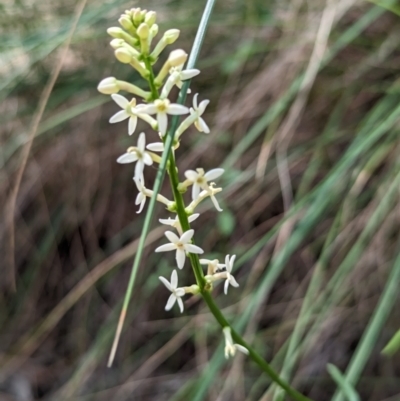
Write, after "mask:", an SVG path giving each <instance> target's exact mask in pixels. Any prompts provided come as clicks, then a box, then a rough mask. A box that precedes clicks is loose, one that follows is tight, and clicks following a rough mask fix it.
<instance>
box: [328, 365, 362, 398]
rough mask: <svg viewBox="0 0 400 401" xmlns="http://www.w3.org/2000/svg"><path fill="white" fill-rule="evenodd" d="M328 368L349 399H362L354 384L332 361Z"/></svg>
mask: <svg viewBox="0 0 400 401" xmlns="http://www.w3.org/2000/svg"><path fill="white" fill-rule="evenodd" d="M326 369H327V370H328V372H329V374H330V375H331V377H332V379H333V380H335V382H336V384H337V385H338V387H339V388H340V389H341V390H342V391H343V393H344V395H345V396H346V398H347V401H360V396H359V395H358V394H357V392H356V390H354V388H353V386H352V385H351V384H350V383H349V382H348V381H347V380H346V378H345V377H344V376H343V374H342V372H341V371H340V370H339V369H338V368H337V367H336V366H335V365H332V364H331V363H328V365H327V367H326Z"/></svg>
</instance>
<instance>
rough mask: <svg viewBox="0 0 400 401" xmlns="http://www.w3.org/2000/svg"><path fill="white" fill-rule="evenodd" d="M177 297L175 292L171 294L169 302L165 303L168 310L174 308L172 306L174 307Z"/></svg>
mask: <svg viewBox="0 0 400 401" xmlns="http://www.w3.org/2000/svg"><path fill="white" fill-rule="evenodd" d="M176 299H177V298H176V296H175V294H171V295H170V296H169V298H168V301H167V304H166V305H165V310H166V311H169V310H171V309H172V307H173V306H174V304H175V301H176Z"/></svg>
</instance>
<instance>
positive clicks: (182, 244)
mask: <svg viewBox="0 0 400 401" xmlns="http://www.w3.org/2000/svg"><path fill="white" fill-rule="evenodd" d="M156 21H157V15H156V13H155V12H154V11H147V10H141V9H140V8H133V9H131V10H126V11H125V13H124V14H122V15H121V17H120V18H119V20H118V22H119V24H120V26H119V27H111V28H109V29H108V30H107V32H108V34H109V35H110V36H111V37H112V38H113V39H112V40H111V42H110V45H111V47H112V49H113V50H114V55H115V57H116V59H117V60H118V61H119V62H121V63H123V64H127V65H130V66H131V67H132V68H133V69H135V70H136V71H137V72H138V73H139V74H140V76H141V77H142V78H143V79H144V80H145V81H147V86H148V90H145V89H142V88H140V87H138V86H136V85H134V84H131V83H129V82H125V81H121V80H118V79H117V78H115V77H108V78H105V79H103V80H102V81H101V82H100V84H99V86H98V90H99V91H100V92H101V93H103V94H106V95H111V98H112V99H113V101H114V102H115V103H116V104H117V106H118V107H119V108H120V109H121V110H119V111H118V112H117V113H115V114H114V115H113V116H112V117H111V118H110V123H117V122H121V121H124V120H128V134H129V135H132V134H134V132H135V131H136V128H137V124H138V121H139V120H141V121H144V122H145V123H146V124H148V126H149V127H150V128H151V129H152V130H154V131H156V132H158V136H159V138H160V139H159V141H158V142H153V143H150V144H146V134H145V133H144V132H142V133H140V134H139V136H138V139H137V143H136V146H131V147H129V148H128V149H127V151H126V152H125V153H124V154H122V155H121V156H120V157H119V158H118V159H117V162H118V163H121V164H128V163H135V168H134V175H133V179H134V182H135V184H136V187H137V189H138V195H137V197H136V201H135V203H136V205H138V206H139V210H138V211H137V213H140V212H141V211H142V210H143V208H144V206H145V203H146V199H147V198H151V197H153V196H154V193H153V191H152V190H150V189H148V188H146V186H145V177H144V170H145V168H146V166H151V165H152V164H154V163H160V162H161V157H160V156H159V155H158V154H157V153H158V152H163V151H164V142H165V138H166V137H165V134H166V132H167V130H168V120H169V116H171V115H179V116H181V115H182V116H184V115H186V117H185V118H184V119H183V121H182V122H181V124H180V125H179V127H178V129H177V130H176V132H175V133H174V145H173V148H174V151H175V150H176V149H178V147H179V144H180V140H181V137H182V134H183V133H184V132H185V131H187V130H188V129H189V128H190V127H191V126H194V127H195V128H196V129H197V130H198V131H199V132H202V133H205V134H208V133H209V132H210V129H209V127H208V125H207V124H206V122H205V121H204V120H203V118H202V115H203V113H204V112H205V109H206V107H207V105H208V103H209V101H208V100H203V101H201V102H200V103H198V94H195V95H194V96H193V106H192V107H190V108H188V107H186V106H183V105H181V104H178V103H173V102H172V101H171V100H170V99H169V95H170V92H171V90H172V89H173V88H174V86H176V87H178V88H181V86H182V82H183V81H185V80H189V79H191V78H193V77H195V76H196V75H198V74H199V73H200V71H199V70H197V69H184V65H185V63H186V60H187V57H188V56H187V53H186V52H185V51H184V50H182V49H177V50H173V51H171V52H170V53H169V55H168V56H167V57H166V61H165V62H164V63H163V65H162V66H161V67H160V68H159V70H158V73H157V74H156V73H155V71H154V70H153V65H154V64H155V63H156V62H157V60H158V58H159V56H160V54H161V53H162V52H163V51H164V50H166V48H167V46H168V45H171V44H172V43H174V42H175V41H176V40H177V39H178V37H179V34H180V31H179V30H178V29H170V30H168V31H166V32H165V33H164V34H163V35H162V36H161V38H160V39H159V40H158V41H156V40H155V38H156V36H157V35H158V31H159V28H158V25H157V24H156ZM119 92H127V93H128V94H130V95H134V96H136V97H132V98H130V99H129V98H126V97H124V96H122V95H121V94H119ZM188 93H190V90H189V91H188ZM223 172H224V170H223V169H222V168H215V169H212V170H210V171H207V172H205V171H204V169H202V168H197V169H196V170H188V171H186V172H185V173H184V177H185V179H184V180H183V181H182V182H181V183H180V184H179V186H178V188H177V189H178V191H179V192H181V193H185V192H186V191H187V189H188V188H189V187H192V188H191V201H190V203H189V204H188V205H186V206H185V210H184V211H181V212H183V213H186V214H187V216H188V220H189V223H191V222H193V221H194V220H195V219H197V218H198V217H199V214H198V213H195V209H196V208H197V207H198V205H199V204H200V203H201V202H202V201H203V200H205V199H206V198H210V199H211V201H212V203H213V204H214V206H215V208H216V209H217V210H218V211H222V209H221V207H220V206H219V203H218V200H217V198H216V195H217V194H218V193H219V192H221V191H222V188H218V187H216V184H215V183H214V180H216V179H217V178H219V177H220V176H221V175H222V174H223ZM157 201H158V202H161V203H163V204H164V205H165V207H166V209H167V210H168V211H169V212H171V213H174V217H168V218H167V219H160V223H162V224H164V225H168V226H171V227H172V228H174V229H175V230H176V233H175V232H173V231H166V232H165V236H166V238H167V239H168V241H169V242H168V243H166V244H164V245H161V246H159V247H158V248H157V249H156V250H155V252H169V251H174V252H175V259H176V265H177V267H178V269H182V268H183V267H184V265H185V261H186V257H187V256H188V255H189V254H195V255H198V254H203V253H204V251H203V249H202V248H200V247H199V246H197V245H194V244H193V241H192V238H193V236H194V230H193V229H189V230H186V231H183V230H182V227H181V224H180V222H179V218H178V211H177V205H176V203H175V201H172V200H169V199H167V198H166V197H164V196H163V195H161V194H158V195H157ZM234 261H235V255H233V256H231V257H230V256H229V255H227V256H226V258H225V263H219V261H218V260H217V259H215V260H208V259H200V263H201V264H203V265H206V266H207V274H206V275H205V277H204V279H205V282H206V283H207V287H206V288H207V289H212V288H213V283H214V282H216V281H218V280H225V285H224V292H225V294H226V293H227V292H228V287H229V285H232V286H233V287H238V286H239V284H238V283H237V281H236V280H235V278H234V277H233V275H232V270H233V263H234ZM160 280H161V282H162V283H163V284H164V285H165V287H166V288H167V289H168V290H169V291H170V292H171V295H170V297H169V299H168V301H167V304H166V307H165V309H166V310H170V309H171V308H172V307H173V305H174V304H175V303H177V304H178V306H179V309H180V311H181V312H183V309H184V305H183V301H182V297H183V296H184V295H185V294H197V293H199V292H201V289H200V288H199V285H198V284H193V285H191V286H187V287H178V273H177V270H173V271H172V274H171V278H170V281H168V280H167V279H165V278H164V277H160ZM202 290H204V289H202ZM228 329H229V327H226V328H225V329H224V335H225V340H226V350H225V352H226V355H227V356H229V355H233V354H234V352H235V350H236V349H239V350H241V351H243V352H246V351H247V350H246V349H245V348H244V349H241V348H243V347H241V348H240V346H237V345H234V344H233V342H232V338H231V336H230V329H229V330H228Z"/></svg>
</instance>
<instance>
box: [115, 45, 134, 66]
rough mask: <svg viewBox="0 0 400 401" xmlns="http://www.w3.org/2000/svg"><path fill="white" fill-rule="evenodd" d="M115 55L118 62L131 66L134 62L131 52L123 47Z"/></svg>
mask: <svg viewBox="0 0 400 401" xmlns="http://www.w3.org/2000/svg"><path fill="white" fill-rule="evenodd" d="M114 54H115V57H116V58H117V60H118V61H120V62H121V63H123V64H129V63H130V62H131V60H132V55H131V53H130V52H129V50H127V49H124V48H122V47H121V48H119V49H117V50H115V52H114Z"/></svg>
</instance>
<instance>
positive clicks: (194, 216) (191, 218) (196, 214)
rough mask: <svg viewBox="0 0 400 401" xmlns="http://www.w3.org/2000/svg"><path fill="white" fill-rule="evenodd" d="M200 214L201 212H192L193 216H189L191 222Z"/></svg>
mask: <svg viewBox="0 0 400 401" xmlns="http://www.w3.org/2000/svg"><path fill="white" fill-rule="evenodd" d="M199 216H200V213H195V214H192V215H191V216H189V218H188V220H189V223H192V222H193V221H195V220H196V219H197V218H198V217H199Z"/></svg>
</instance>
